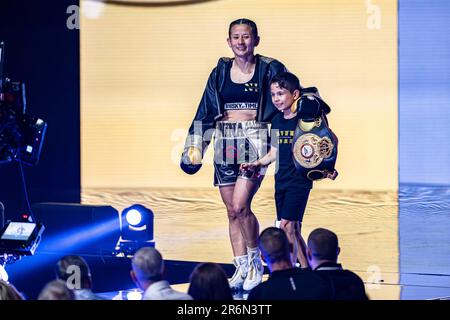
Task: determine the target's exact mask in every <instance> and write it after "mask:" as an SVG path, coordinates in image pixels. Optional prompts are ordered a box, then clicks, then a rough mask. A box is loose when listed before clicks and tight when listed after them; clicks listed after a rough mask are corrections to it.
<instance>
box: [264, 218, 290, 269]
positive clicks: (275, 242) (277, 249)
mask: <svg viewBox="0 0 450 320" xmlns="http://www.w3.org/2000/svg"><path fill="white" fill-rule="evenodd" d="M258 246H259V249H260V250H261V254H262V256H263V259H264V261H266V263H267V264H268V267H269V269H270V270H272V268H273V265H274V264H277V263H288V264H290V265H291V264H292V263H291V246H290V244H289V240H288V238H287V236H286V233H285V232H284V231H283V230H282V229H279V228H275V227H270V228H267V229H265V230H264V231H263V232H261V235H260V236H259V238H258ZM291 267H292V265H291Z"/></svg>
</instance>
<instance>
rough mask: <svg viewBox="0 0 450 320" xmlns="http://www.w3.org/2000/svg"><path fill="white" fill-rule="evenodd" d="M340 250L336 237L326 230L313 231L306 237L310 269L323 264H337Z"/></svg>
mask: <svg viewBox="0 0 450 320" xmlns="http://www.w3.org/2000/svg"><path fill="white" fill-rule="evenodd" d="M339 252H340V248H339V244H338V238H337V235H336V234H335V233H334V232H332V231H330V230H327V229H324V228H318V229H315V230H313V231H312V232H311V233H310V235H309V237H308V250H307V257H308V260H309V264H310V266H311V268H313V269H315V268H316V267H317V266H318V265H319V264H321V263H323V262H326V261H328V262H334V263H336V262H337V257H338V255H339Z"/></svg>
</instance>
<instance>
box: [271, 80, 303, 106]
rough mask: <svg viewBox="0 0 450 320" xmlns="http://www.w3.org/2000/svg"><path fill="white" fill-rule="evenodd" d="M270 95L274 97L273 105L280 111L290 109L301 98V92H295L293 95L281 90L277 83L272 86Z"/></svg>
mask: <svg viewBox="0 0 450 320" xmlns="http://www.w3.org/2000/svg"><path fill="white" fill-rule="evenodd" d="M270 93H271V95H272V102H273V104H274V105H275V107H276V108H277V109H278V110H280V111H284V110H287V109H290V108H291V106H292V104H293V103H294V101H295V100H296V99H298V97H299V96H300V91H298V90H294V92H293V93H291V92H290V91H289V90H287V89H284V88H280V86H279V85H278V83H276V82H275V83H272V84H271V85H270Z"/></svg>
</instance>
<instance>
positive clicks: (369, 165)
mask: <svg viewBox="0 0 450 320" xmlns="http://www.w3.org/2000/svg"><path fill="white" fill-rule="evenodd" d="M372 2H374V3H376V6H377V8H378V9H379V11H376V10H375V11H374V10H373V4H371V1H370V0H366V1H363V0H346V1H343V0H340V1H336V0H329V1H325V0H321V1H299V0H296V1H287V0H280V1H261V0H258V1H257V0H247V1H241V0H228V1H212V2H205V3H199V4H194V5H184V6H176V7H138V8H135V7H122V6H115V5H106V7H105V8H104V10H103V12H102V13H101V15H99V16H98V17H96V18H95V19H93V18H92V15H88V16H83V18H82V20H81V58H82V59H81V68H82V70H81V71H82V72H81V98H82V99H81V100H82V101H81V102H82V112H81V113H82V114H81V115H82V122H81V127H82V130H81V132H82V137H81V139H82V186H83V188H93V187H117V188H127V187H211V186H212V165H211V150H209V151H210V152H209V153H208V156H207V161H206V162H209V164H206V165H205V166H204V167H203V168H202V170H201V171H200V172H199V173H198V174H197V175H195V176H188V175H186V174H184V173H183V172H182V171H181V170H180V169H179V167H178V161H179V155H180V153H181V149H182V145H183V143H184V138H185V135H186V130H187V128H188V126H189V124H190V122H191V120H192V118H193V116H194V114H195V111H196V108H197V105H198V101H199V99H200V97H201V95H202V92H203V88H204V86H205V82H206V79H207V77H208V74H209V72H210V71H211V69H212V68H213V67H214V66H215V64H216V62H217V59H218V58H219V57H221V56H231V51H230V49H229V48H228V46H227V44H226V38H227V29H228V24H229V22H230V21H232V20H234V19H237V18H241V17H247V18H250V19H252V20H254V21H256V22H257V24H258V27H259V30H260V35H261V44H260V46H259V47H258V48H257V52H258V53H261V54H263V55H266V56H271V57H275V58H277V59H279V60H280V61H282V62H284V63H285V65H286V66H287V67H288V69H289V70H290V71H291V72H294V73H296V74H297V75H298V76H299V78H300V80H301V82H302V85H304V86H317V87H318V88H319V90H320V93H321V95H322V97H323V98H324V99H325V100H326V101H327V102H328V104H329V105H330V106H331V107H332V113H331V114H330V117H329V119H330V124H331V127H332V129H333V130H334V131H335V133H336V134H337V135H338V137H339V157H338V162H337V169H338V171H339V173H340V175H339V177H338V179H337V180H336V181H333V182H332V181H323V182H319V183H317V184H316V187H317V188H336V189H371V190H396V189H397V41H396V35H397V24H396V22H397V21H396V19H397V8H396V2H395V1H390V0H385V1H372ZM378 13H379V15H378ZM94 16H95V15H94ZM263 187H265V188H272V187H273V182H272V178H269V179H267V180H266V181H265V183H264V184H263Z"/></svg>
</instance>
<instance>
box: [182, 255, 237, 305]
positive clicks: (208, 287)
mask: <svg viewBox="0 0 450 320" xmlns="http://www.w3.org/2000/svg"><path fill="white" fill-rule="evenodd" d="M189 282H190V285H189V289H188V294H189V295H190V296H191V297H192V298H194V300H233V295H232V294H231V289H230V284H229V283H228V278H227V275H226V273H225V271H224V270H223V269H222V267H221V266H220V265H218V264H217V263H211V262H207V263H201V264H199V265H197V266H196V267H195V269H194V271H192V273H191V276H190V277H189Z"/></svg>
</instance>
